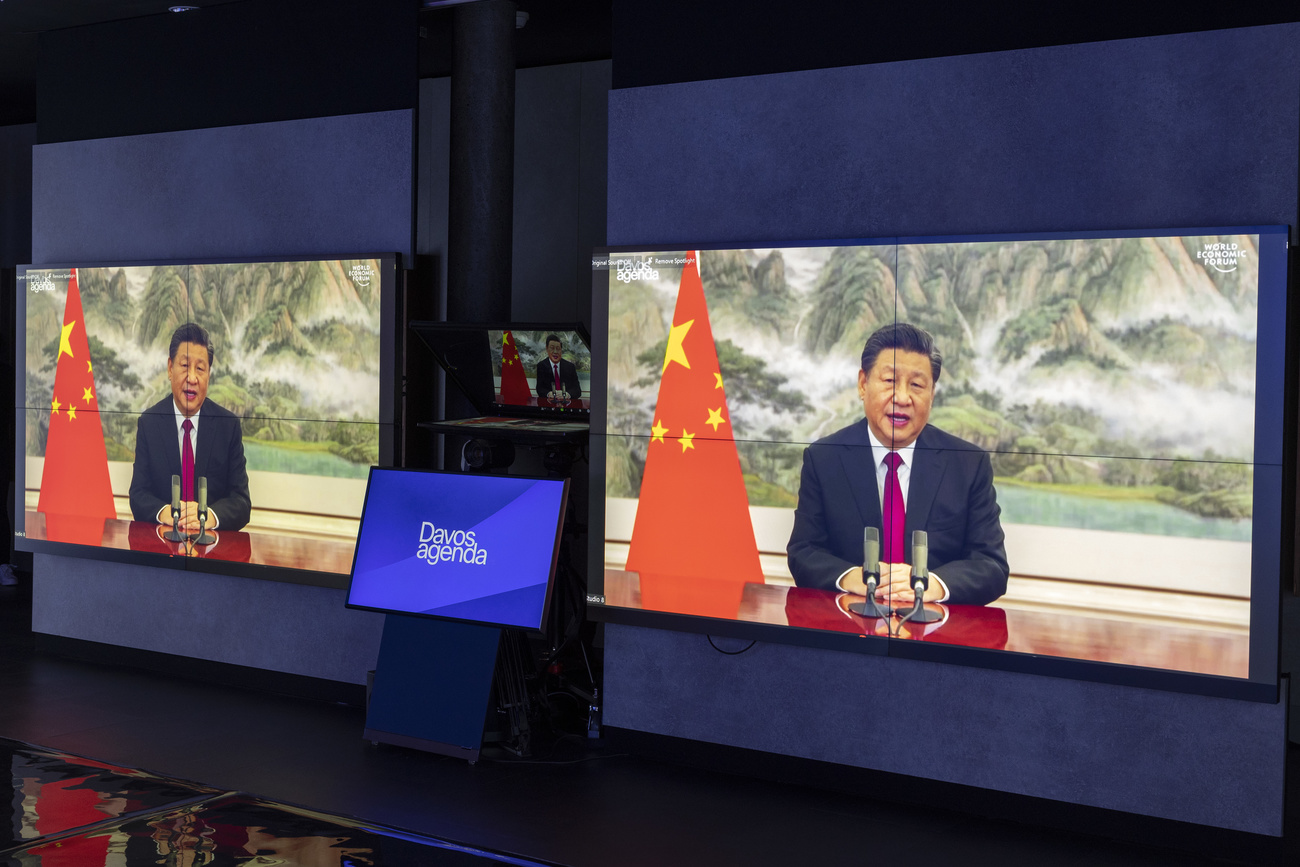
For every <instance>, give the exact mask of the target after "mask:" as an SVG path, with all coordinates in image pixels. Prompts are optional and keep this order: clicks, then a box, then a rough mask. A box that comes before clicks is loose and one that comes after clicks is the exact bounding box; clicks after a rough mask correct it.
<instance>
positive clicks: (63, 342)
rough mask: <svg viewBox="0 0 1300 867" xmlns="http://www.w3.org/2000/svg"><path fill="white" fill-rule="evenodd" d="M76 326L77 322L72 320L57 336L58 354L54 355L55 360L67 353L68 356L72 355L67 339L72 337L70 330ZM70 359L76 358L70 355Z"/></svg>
mask: <svg viewBox="0 0 1300 867" xmlns="http://www.w3.org/2000/svg"><path fill="white" fill-rule="evenodd" d="M76 324H77V320H75V319H74V320H72V321H71V322H69V323H68V324H67V325H65V326H63V331H62V333H60V334H59V354H58V355H56V356H55V358H61V357H62V356H63V353H65V352H66V353H68V355H72V343H71V342H70V341H69V340H68V338H69V337H71V336H72V328H73V326H74V325H76ZM72 357H73V358H76V356H75V355H72Z"/></svg>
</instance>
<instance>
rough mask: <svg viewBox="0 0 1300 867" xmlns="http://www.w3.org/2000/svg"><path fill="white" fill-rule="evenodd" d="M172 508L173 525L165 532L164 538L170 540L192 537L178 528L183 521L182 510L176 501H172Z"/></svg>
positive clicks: (182, 539)
mask: <svg viewBox="0 0 1300 867" xmlns="http://www.w3.org/2000/svg"><path fill="white" fill-rule="evenodd" d="M171 510H172V526H171V529H170V530H168V531H167V532H166V533H163V538H164V539H166V540H167V541H168V542H186V541H188V540H189V538H190V537H189V536H187V535H185V534H184V533H182V532H181V531H180V530H178V529H176V527H177V525H179V524H180V522H181V510H180V509H178V508H176V504H175V503H172V506H171Z"/></svg>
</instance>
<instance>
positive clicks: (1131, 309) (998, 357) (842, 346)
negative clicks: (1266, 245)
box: [609, 236, 1258, 518]
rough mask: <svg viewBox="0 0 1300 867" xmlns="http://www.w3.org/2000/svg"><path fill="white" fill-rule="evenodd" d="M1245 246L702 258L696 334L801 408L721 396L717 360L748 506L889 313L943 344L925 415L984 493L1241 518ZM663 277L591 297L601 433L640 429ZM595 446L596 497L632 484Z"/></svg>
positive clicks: (837, 413) (1244, 500) (794, 480)
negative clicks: (598, 308)
mask: <svg viewBox="0 0 1300 867" xmlns="http://www.w3.org/2000/svg"><path fill="white" fill-rule="evenodd" d="M1216 243H1221V244H1235V245H1237V249H1238V250H1239V251H1240V256H1239V257H1238V259H1237V261H1236V262H1235V264H1236V266H1237V267H1236V268H1235V270H1230V271H1222V270H1219V269H1217V268H1215V267H1210V266H1208V265H1207V264H1206V262H1205V261H1204V260H1203V259H1200V258H1198V254H1199V253H1201V252H1203V251H1204V250H1206V249H1208V248H1209V246H1208V245H1213V244H1216ZM1256 252H1257V238H1256V237H1255V236H1234V237H1224V238H1220V237H1164V238H1117V239H1070V240H1045V241H1007V242H976V243H972V242H966V243H939V244H909V245H904V246H900V247H895V246H892V245H881V246H857V247H825V248H786V249H783V250H746V251H739V250H734V251H708V250H706V251H702V252H701V256H700V264H701V273H702V277H703V281H704V288H705V294H706V297H707V299H708V302H709V309H710V317H711V319H712V322H713V329H714V334H715V337H716V339H717V340H718V341H719V343H720V344H721V343H722V342H723V341H731V342H732V343H733V344H734V345H735V347H736V349H737V350H738V351H739V352H740V353H741V354H742V355H743V356H744V358H746V359H750V360H752V361H757V362H759V363H762V364H764V365H765V366H766V370H767V371H768V372H770V373H772V374H774V375H775V377H776V378H777V379H778V380H779V382H776V383H775V387H777V388H778V389H780V390H784V391H789V390H793V391H797V392H799V393H800V394H802V395H803V397H804V398H805V399H806V402H807V408H806V409H798V410H795V411H790V410H789V409H785V410H782V409H781V408H780V407H781V403H780V402H779V401H773V400H771V395H770V394H766V395H765V394H761V393H754V392H752V391H750V390H746V389H743V388H742V389H738V390H736V391H734V392H733V390H732V388H731V385H730V383H731V381H732V377H731V376H729V375H728V371H727V369H726V367H725V366H724V368H723V375H724V378H726V379H727V380H728V399H729V402H730V404H731V407H732V412H733V415H734V416H736V419H737V424H736V430H737V434H738V435H739V436H742V437H744V438H745V439H746V440H750V441H752V442H748V443H745V444H742V447H741V451H742V460H743V461H745V462H746V465H747V466H746V470H747V472H750V473H751V475H752V477H753V481H752V484H751V502H752V503H754V504H755V505H792V504H793V501H794V497H795V495H796V494H797V489H798V460H797V459H792V458H793V457H794V455H797V453H798V452H801V450H802V446H801V444H802V443H806V442H809V441H812V440H815V439H817V438H819V437H821V436H825V435H826V434H828V433H830V432H832V431H834V430H836V429H838V428H839V427H842V426H843V425H845V424H848V423H850V422H852V421H854V420H856V419H859V418H861V412H862V410H861V405H860V404H859V403H858V401H857V400H856V393H855V384H854V382H855V380H854V378H855V376H856V369H857V367H858V359H859V357H860V355H861V351H862V345H863V343H864V342H865V340H866V337H867V336H868V335H869V334H870V333H871V332H872V331H874V330H875V329H876V328H878V327H880V326H881V325H884V324H886V323H888V322H890V321H892V320H893V319H894V317H895V316H897V318H898V319H899V320H902V321H909V322H912V323H914V324H916V325H919V326H921V327H923V328H925V329H926V330H928V331H930V332H931V333H932V334H934V336H935V338H936V342H937V343H938V345H939V347H940V349H941V351H942V352H943V355H944V370H943V375H942V378H941V380H940V386H939V392H938V395H937V397H936V401H935V409H934V412H933V415H932V417H931V421H932V422H933V423H935V424H936V425H938V426H940V427H943V428H944V429H946V430H949V431H951V432H953V433H955V434H957V435H959V436H962V437H964V438H966V439H968V440H971V441H973V442H976V443H978V444H979V445H981V446H982V447H984V448H986V449H988V450H990V451H991V452H993V453H994V469H995V472H996V473H997V475H998V477H999V484H1000V485H1003V484H1008V485H1021V486H1026V487H1034V488H1040V489H1046V490H1061V491H1065V492H1069V493H1072V494H1083V495H1087V496H1093V497H1104V498H1108V499H1129V498H1136V499H1151V500H1157V501H1159V502H1163V503H1166V504H1168V505H1172V506H1176V507H1178V508H1179V509H1181V510H1184V511H1187V512H1191V513H1193V514H1196V515H1201V516H1205V517H1215V518H1245V517H1248V516H1249V515H1250V503H1251V473H1250V467H1249V466H1248V463H1249V461H1250V460H1251V459H1252V455H1253V419H1254V383H1255V331H1256V314H1257V287H1258V257H1257V255H1256ZM678 276H679V275H678V274H677V273H662V274H661V278H662V279H661V280H660V281H658V282H655V283H649V282H647V283H641V284H637V283H633V284H631V285H629V286H624V285H620V286H618V287H617V289H613V288H612V289H611V299H610V331H611V341H610V345H611V347H613V348H612V349H611V359H610V362H611V364H610V384H611V400H610V424H611V430H612V431H614V432H620V433H629V434H634V435H638V436H640V435H643V434H644V431H643V430H642V427H643V424H642V423H643V422H645V420H646V419H647V418H648V416H649V413H650V412H651V410H652V407H653V400H654V391H653V389H651V388H647V387H646V385H647V382H646V379H645V377H646V375H647V373H651V372H652V370H651V368H650V366H649V365H648V364H647V359H646V358H645V357H644V356H645V354H646V353H647V352H649V351H650V350H652V349H653V348H654V347H655V345H656V344H657V343H658V342H660V341H662V340H663V339H664V337H665V336H666V334H667V324H668V321H667V317H670V316H671V314H672V301H673V295H674V293H675V290H676V280H677V278H678ZM614 335H617V338H615V337H614ZM1225 420H1231V424H1230V425H1229V424H1226V423H1225ZM644 426H645V427H648V424H645V425H644ZM613 451H614V450H611V455H610V458H611V461H610V469H611V473H610V488H609V491H610V494H611V495H616V496H629V495H634V491H635V483H634V480H635V479H636V478H637V477H638V476H639V473H638V472H637V469H638V468H637V466H636V458H637V448H636V446H635V445H633V446H632V448H630V449H628V450H627V454H617V455H616V454H614V453H613ZM787 451H792V452H793V454H791V455H787V454H786V452H787ZM1138 458H1141V459H1144V460H1137V459H1138ZM1150 459H1156V460H1150ZM1179 459H1181V460H1179ZM624 482H627V483H631V484H624ZM616 489H621V490H622V491H623V492H622V493H616V492H615V491H616ZM782 492H783V493H784V496H781V493H782Z"/></svg>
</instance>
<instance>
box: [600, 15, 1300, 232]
mask: <svg viewBox="0 0 1300 867" xmlns="http://www.w3.org/2000/svg"><path fill="white" fill-rule="evenodd" d="M1297 34H1300V28H1298V27H1297V26H1296V25H1280V26H1278V27H1270V28H1248V29H1241V30H1230V31H1218V32H1216V33H1207V34H1194V35H1189V36H1169V37H1155V38H1151V39H1142V40H1131V41H1122V42H1110V43H1099V44H1093V45H1072V46H1064V47H1060V48H1044V49H1032V50H1026V51H1016V52H1005V53H999V54H985V55H976V56H971V57H948V58H938V59H935V60H918V61H908V62H904V63H887V64H878V65H874V66H862V67H848V68H841V69H828V70H816V71H809V72H800V73H790V74H788V75H772V76H761V77H754V78H739V79H730V80H726V81H711V82H699V83H696V84H690V85H671V86H664V87H656V88H640V89H634V90H619V91H615V92H614V93H613V94H612V95H611V97H610V181H609V201H610V208H611V220H610V243H611V244H620V243H642V242H645V243H658V242H661V241H662V242H677V241H695V242H702V241H745V240H753V241H758V240H781V239H799V238H807V239H813V238H853V237H864V236H869V235H892V234H904V235H909V234H911V235H926V234H929V235H934V234H945V233H954V234H956V233H980V232H1011V231H1037V230H1044V231H1045V230H1066V229H1094V228H1140V227H1178V226H1209V225H1237V224H1256V223H1293V222H1294V217H1295V213H1296V195H1297V193H1296V159H1297V152H1298V150H1300V129H1297V109H1298V107H1300V80H1298V79H1297V66H1298V64H1300V45H1297V41H1296V35H1297ZM616 203H617V205H616ZM616 206H617V209H618V210H617V217H616V218H615V216H614V213H615V211H614V209H615V208H616ZM1293 238H1294V235H1293Z"/></svg>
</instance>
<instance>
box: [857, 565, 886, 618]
mask: <svg viewBox="0 0 1300 867" xmlns="http://www.w3.org/2000/svg"><path fill="white" fill-rule="evenodd" d="M866 578H867V598H866V599H864V600H862V601H861V602H854V603H852V604H851V605H849V610H850V611H852V612H853V613H854V614H859V615H861V616H863V617H878V618H882V619H887V618H890V617H893V616H894V612H893V611H891V610H890V609H888V608H882V607H880V603H878V602H877V601H876V588H877V587H879V586H880V573H879V572H868V573H866Z"/></svg>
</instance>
